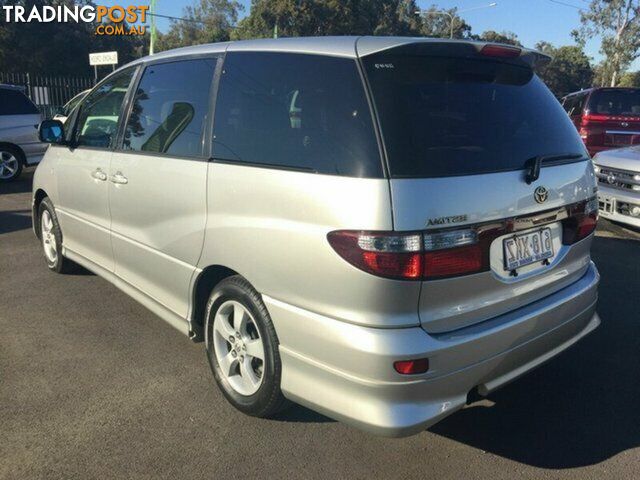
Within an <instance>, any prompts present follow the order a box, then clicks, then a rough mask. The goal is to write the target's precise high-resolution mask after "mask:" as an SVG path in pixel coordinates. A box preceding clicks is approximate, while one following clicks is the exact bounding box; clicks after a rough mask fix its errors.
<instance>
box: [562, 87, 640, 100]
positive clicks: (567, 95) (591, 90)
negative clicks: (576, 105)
mask: <svg viewBox="0 0 640 480" xmlns="http://www.w3.org/2000/svg"><path fill="white" fill-rule="evenodd" d="M601 90H609V91H611V90H636V91H639V92H640V88H638V87H591V88H585V89H584V90H579V91H577V92H571V93H567V94H566V95H565V96H564V97H562V98H568V97H573V96H575V95H584V94H586V93H593V92H599V91H601Z"/></svg>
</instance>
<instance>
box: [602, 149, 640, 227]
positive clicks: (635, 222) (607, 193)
mask: <svg viewBox="0 0 640 480" xmlns="http://www.w3.org/2000/svg"><path fill="white" fill-rule="evenodd" d="M593 164H594V169H595V172H596V176H597V177H598V187H599V190H598V203H599V206H600V215H602V216H603V217H604V218H607V219H609V220H613V221H616V222H620V223H625V224H627V225H631V226H633V227H636V228H640V146H638V145H636V146H633V147H626V148H619V149H617V150H606V151H603V152H600V153H598V154H596V156H595V157H593Z"/></svg>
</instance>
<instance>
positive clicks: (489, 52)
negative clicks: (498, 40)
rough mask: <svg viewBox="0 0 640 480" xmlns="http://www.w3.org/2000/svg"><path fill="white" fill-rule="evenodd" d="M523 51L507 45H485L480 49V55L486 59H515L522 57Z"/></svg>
mask: <svg viewBox="0 0 640 480" xmlns="http://www.w3.org/2000/svg"><path fill="white" fill-rule="evenodd" d="M521 51H522V50H521V49H519V48H517V47H507V46H506V45H485V46H484V47H482V48H481V49H480V55H484V56H486V57H500V58H514V57H518V56H520V52H521Z"/></svg>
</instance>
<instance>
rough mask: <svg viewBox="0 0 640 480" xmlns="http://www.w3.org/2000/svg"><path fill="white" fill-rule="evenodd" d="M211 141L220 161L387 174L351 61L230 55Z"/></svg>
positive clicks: (351, 173)
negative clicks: (384, 171)
mask: <svg viewBox="0 0 640 480" xmlns="http://www.w3.org/2000/svg"><path fill="white" fill-rule="evenodd" d="M213 142H214V143H213V155H214V157H215V158H216V159H223V160H233V161H238V162H247V163H250V164H262V165H270V166H282V167H291V168H296V169H302V170H309V171H316V172H319V173H326V174H333V175H346V176H355V177H380V176H382V166H381V160H380V154H379V151H378V146H377V143H376V139H375V134H374V130H373V122H372V120H371V115H370V111H369V106H368V104H367V101H366V98H365V94H364V89H363V86H362V82H361V80H360V77H359V74H358V70H357V67H356V63H355V61H354V60H352V59H346V58H333V57H323V56H319V55H302V54H285V53H264V52H263V53H256V52H233V53H229V54H227V56H226V58H225V64H224V69H223V74H222V78H221V80H220V90H219V94H218V100H217V102H216V114H215V117H214V140H213Z"/></svg>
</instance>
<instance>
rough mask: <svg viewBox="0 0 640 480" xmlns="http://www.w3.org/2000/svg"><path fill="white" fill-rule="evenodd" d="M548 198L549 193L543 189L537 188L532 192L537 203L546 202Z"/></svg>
mask: <svg viewBox="0 0 640 480" xmlns="http://www.w3.org/2000/svg"><path fill="white" fill-rule="evenodd" d="M548 197H549V191H548V190H547V189H546V188H544V187H538V188H536V189H535V191H534V192H533V198H535V199H536V202H538V203H544V202H546V201H547V198H548Z"/></svg>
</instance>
